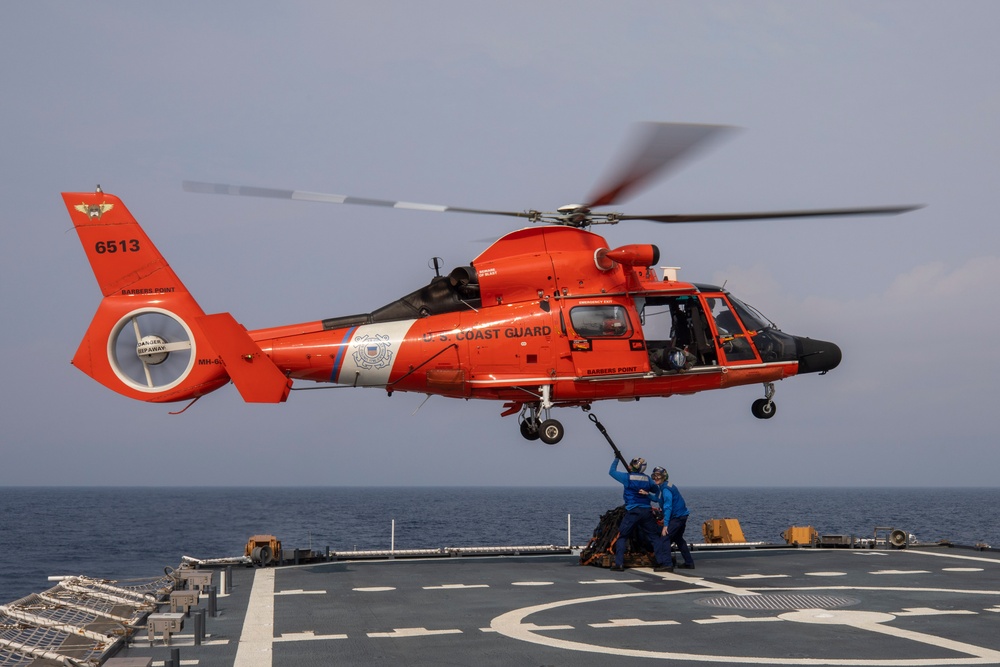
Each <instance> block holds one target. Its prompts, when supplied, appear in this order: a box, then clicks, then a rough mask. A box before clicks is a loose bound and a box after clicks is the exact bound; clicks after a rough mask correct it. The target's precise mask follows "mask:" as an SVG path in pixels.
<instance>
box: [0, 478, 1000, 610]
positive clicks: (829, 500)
mask: <svg viewBox="0 0 1000 667" xmlns="http://www.w3.org/2000/svg"><path fill="white" fill-rule="evenodd" d="M681 491H682V492H683V495H684V497H685V499H686V501H687V504H688V506H689V508H690V510H691V518H690V519H689V520H688V531H687V537H688V538H689V539H690V540H691V541H694V542H697V541H701V524H702V522H704V521H706V520H708V519H723V518H736V519H739V521H740V525H741V527H742V529H743V533H744V535H745V536H746V538H747V540H749V541H754V542H757V541H759V542H774V543H781V542H782V539H781V532H782V531H783V530H785V529H786V528H788V527H789V526H793V525H795V526H805V525H812V526H813V527H814V528H816V530H817V531H819V533H820V534H838V535H844V534H846V535H856V536H859V537H871V536H873V534H874V528H875V527H876V526H879V527H882V526H887V527H895V528H900V529H903V530H906V531H907V532H909V533H912V534H914V535H916V537H917V538H918V539H919V540H920V541H921V542H937V541H939V540H950V541H951V542H953V543H955V544H965V545H971V544H976V543H987V544H991V545H993V546H1000V519H998V517H1000V489H994V488H989V489H973V488H962V489H942V488H905V489H891V488H879V489H873V488H841V489H837V488H771V489H762V488H705V487H692V488H685V487H683V486H682V487H681ZM620 504H621V487H620V486H619V485H617V484H614V483H611V482H609V484H608V485H607V486H602V487H597V488H580V487H551V488H520V487H519V488H504V487H476V488H425V487H417V488H386V489H370V488H342V487H341V488H267V487H265V488H228V487H226V488H139V487H121V488H95V487H79V488H63V487H58V488H56V487H3V488H0V604H3V603H7V602H12V601H14V600H16V599H18V598H21V597H23V596H25V595H28V594H30V593H37V592H40V591H43V590H45V589H47V588H50V587H51V586H52V585H53V584H52V583H51V582H49V581H48V579H47V578H48V577H49V576H50V575H65V574H82V575H87V576H92V577H99V578H108V579H117V580H124V579H132V578H138V579H149V578H153V577H156V576H158V575H160V574H161V573H162V572H163V570H164V568H165V567H176V566H177V565H178V564H179V563H180V562H181V557H182V556H184V555H189V556H194V557H197V558H218V557H223V556H240V555H242V554H243V548H244V545H245V543H246V541H247V538H248V537H250V536H251V535H254V534H258V533H270V534H273V535H276V536H277V537H278V538H279V539H280V540H281V541H282V543H283V546H284V547H285V548H286V549H287V548H300V549H306V548H311V549H315V550H317V551H319V550H324V549H326V548H327V547H329V548H330V549H332V550H333V551H350V550H354V549H388V548H389V547H390V546H391V545H392V544H393V521H395V548H396V549H422V548H439V547H455V546H461V547H464V546H495V545H505V546H513V545H535V544H555V545H566V544H567V543H569V544H572V545H573V546H583V545H585V544H586V543H587V541H588V540H589V539H590V537H591V535H592V533H593V531H594V528H595V527H596V526H597V522H598V519H599V518H600V516H601V515H602V514H603V513H604V512H606V511H607V510H609V509H613V508H615V507H617V506H618V505H620Z"/></svg>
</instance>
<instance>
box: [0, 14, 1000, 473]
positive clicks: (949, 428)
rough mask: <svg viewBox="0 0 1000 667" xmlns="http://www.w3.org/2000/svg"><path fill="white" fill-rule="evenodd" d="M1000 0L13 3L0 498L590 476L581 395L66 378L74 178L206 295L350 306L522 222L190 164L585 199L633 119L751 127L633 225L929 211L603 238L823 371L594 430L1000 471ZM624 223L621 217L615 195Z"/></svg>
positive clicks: (591, 447)
mask: <svg viewBox="0 0 1000 667" xmlns="http://www.w3.org/2000/svg"><path fill="white" fill-rule="evenodd" d="M998 23H1000V4H998V3H995V2H992V1H987V0H984V1H981V2H972V1H958V2H950V3H940V2H922V1H919V0H918V1H905V2H903V1H901V2H895V1H884V2H876V3H872V2H855V1H846V2H836V3H819V2H798V1H760V2H753V3H746V2H727V1H711V0H709V1H706V2H697V3H695V2H675V1H670V0H665V1H664V0H661V1H657V2H634V1H629V0H624V1H622V2H615V3H606V2H588V1H573V2H568V1H567V2H557V1H552V2H537V1H535V2H522V1H520V0H513V1H511V2H504V3H485V2H459V1H430V2H421V3H404V2H378V1H373V2H365V3H346V2H341V3H319V2H313V3H309V2H288V3H281V4H279V5H275V4H274V3H271V2H268V3H264V2H255V1H250V2H225V1H222V2H211V3H195V2H179V3H116V2H93V3H52V2H31V3H14V4H12V5H10V6H7V7H5V10H4V21H3V22H2V23H0V62H3V63H4V65H3V66H2V68H0V84H2V86H0V88H2V90H3V91H4V93H3V102H2V103H0V164H2V172H3V178H2V179H0V197H2V199H3V202H4V206H3V213H2V226H0V234H2V236H0V309H2V312H3V326H2V327H0V337H2V338H0V345H2V349H3V350H4V352H5V354H4V364H3V382H2V383H0V424H2V426H0V429H2V430H0V485H136V486H147V485H150V486H161V485H169V486H173V485H219V486H261V487H267V486H299V485H321V486H326V485H352V486H353V485H359V486H360V485H365V486H369V485H371V484H372V483H373V482H374V483H377V484H380V485H385V486H387V487H393V486H399V485H403V486H409V485H457V486H467V485H527V486H566V485H581V486H589V485H604V484H610V483H612V482H611V481H610V480H609V479H608V477H607V467H608V465H609V464H610V463H611V460H612V456H611V449H610V447H609V446H608V443H607V442H606V441H605V440H604V438H603V437H602V436H601V435H600V433H599V432H598V431H597V430H596V429H595V428H594V427H593V425H592V424H591V423H590V422H589V421H588V420H587V418H586V416H585V414H584V413H583V412H582V411H580V410H579V409H575V408H574V409H561V410H556V411H555V413H554V414H553V416H555V417H557V418H559V419H560V420H561V421H562V422H563V424H564V426H565V428H566V432H567V433H566V436H565V438H564V439H563V441H562V442H561V443H559V444H558V445H555V446H547V445H543V444H541V443H540V442H537V441H536V442H528V441H526V440H524V439H522V438H521V436H520V435H519V433H518V429H517V423H516V418H515V417H506V418H501V417H500V412H501V409H502V408H501V405H500V404H499V403H495V402H489V401H469V402H466V401H458V400H453V399H445V398H441V397H432V398H430V399H429V400H427V402H426V403H424V400H425V396H423V395H419V394H401V393H395V394H394V395H392V396H391V397H387V396H386V395H385V392H383V391H381V390H375V389H340V390H335V391H307V392H293V394H292V396H291V397H290V399H289V401H288V402H287V403H285V404H282V405H249V404H244V403H243V402H242V400H241V399H240V397H239V395H238V393H237V392H236V390H235V389H234V388H233V387H232V386H231V385H230V386H227V387H224V388H222V389H220V390H219V391H217V392H215V393H214V394H212V395H209V396H207V397H205V398H203V399H202V400H200V401H199V402H198V403H197V404H195V405H194V406H193V407H192V408H191V409H189V410H188V411H187V412H185V413H184V414H182V415H170V414H168V412H169V411H170V410H174V409H177V408H179V407H182V406H180V405H162V404H161V405H157V404H145V403H141V402H135V401H131V400H129V399H127V398H125V397H123V396H120V395H118V394H115V393H113V392H111V391H109V390H107V389H105V388H104V387H102V386H101V385H99V384H97V383H96V382H94V381H92V380H91V379H90V378H88V377H87V376H85V375H84V374H83V373H81V372H80V371H78V370H76V369H75V368H74V367H72V366H71V365H70V363H69V362H70V359H71V358H72V356H73V354H74V352H75V350H76V348H77V346H78V345H79V342H80V340H81V339H82V337H83V334H84V332H85V331H86V329H87V326H88V323H89V321H90V319H91V317H92V316H93V313H94V312H95V310H96V309H97V306H98V303H99V301H100V293H99V291H98V289H97V285H96V282H95V281H94V279H93V274H92V273H91V271H90V269H89V266H88V264H87V262H86V258H85V256H84V253H83V250H82V248H81V247H80V244H79V240H78V238H77V237H76V234H75V233H73V231H72V227H71V223H70V220H69V216H68V214H67V212H66V210H65V208H64V206H63V203H62V200H61V198H60V193H61V192H64V191H71V192H72V191H90V190H93V188H94V187H95V186H96V185H97V184H100V185H101V187H102V188H103V189H104V191H105V192H109V193H112V194H115V195H117V196H119V197H121V198H122V199H123V201H124V202H125V204H126V206H128V208H129V210H130V211H131V212H132V213H133V214H134V215H135V216H136V218H137V219H138V220H139V222H140V223H141V224H142V225H143V227H144V229H145V230H146V232H147V233H148V235H149V236H150V237H151V238H152V240H153V241H154V242H155V243H156V244H157V246H158V248H159V249H160V251H161V252H162V253H163V254H164V256H165V257H166V258H167V260H168V261H169V262H170V264H171V266H172V267H173V268H174V270H175V271H176V272H177V273H178V275H179V276H180V278H181V280H183V281H184V283H185V284H186V286H187V287H188V289H189V290H190V291H191V292H192V293H193V294H194V296H195V297H196V298H197V299H198V300H199V303H200V304H201V306H202V307H203V308H204V309H205V311H206V312H222V311H228V312H231V313H233V315H234V316H235V317H236V319H237V320H238V321H240V322H241V323H243V324H244V325H245V326H247V327H248V328H251V329H254V328H263V327H268V326H275V325H280V324H289V323H295V322H306V321H313V320H317V319H322V318H327V317H333V316H338V315H348V314H353V313H361V312H369V311H371V310H374V309H375V308H377V307H380V306H382V305H384V304H386V303H389V302H390V301H393V300H395V299H396V298H398V297H400V296H402V295H404V294H407V293H409V292H411V291H413V290H414V289H417V288H418V287H420V286H422V285H424V284H426V283H427V282H428V281H429V280H430V278H431V276H432V271H431V269H429V268H428V261H429V260H430V258H432V257H434V256H438V257H442V258H443V260H444V264H445V266H446V267H453V266H459V265H467V264H468V263H469V262H470V261H471V260H472V259H473V258H474V257H475V256H476V255H478V254H479V253H480V252H481V251H482V250H484V249H485V248H486V246H487V245H488V244H489V242H490V241H491V240H492V239H495V238H497V237H498V236H500V235H502V234H504V233H506V232H508V231H512V230H514V229H516V228H518V227H519V226H520V223H519V221H517V220H513V221H512V220H511V219H506V218H495V219H494V218H490V217H485V216H469V215H462V214H457V213H431V212H416V211H400V210H387V209H381V208H367V207H357V206H336V205H325V204H319V203H310V202H293V201H283V200H263V199H252V198H243V197H221V196H206V195H200V194H193V193H188V192H184V191H182V189H181V182H182V181H184V180H202V181H211V182H224V183H237V184H246V185H258V186H268V187H277V188H288V189H299V190H308V191H316V192H330V193H339V194H347V195H353V196H359V197H372V198H379V199H389V200H406V201H416V202H426V203H434V204H444V205H449V206H459V207H472V208H488V209H501V210H522V209H541V210H552V209H554V208H556V207H558V206H561V205H563V204H567V203H573V202H579V201H581V200H582V199H584V198H585V197H586V196H587V195H588V194H590V193H591V191H592V188H593V187H594V186H595V185H596V184H597V183H599V182H600V181H601V179H602V177H603V176H604V175H605V174H607V173H608V169H609V167H610V165H612V164H614V162H615V158H616V157H618V156H619V154H620V151H621V147H622V146H623V144H624V143H625V141H626V139H627V137H628V136H629V135H628V132H629V128H630V126H631V125H632V124H633V123H635V122H637V121H672V122H691V123H712V124H723V125H730V126H734V127H737V128H740V130H739V131H737V132H733V133H731V134H730V136H728V137H727V138H726V139H725V140H724V141H721V142H719V143H718V144H716V145H713V146H712V147H711V149H709V150H706V151H705V152H704V153H702V154H700V155H699V156H698V157H697V159H695V160H692V161H690V162H689V163H687V164H685V165H684V168H683V169H679V170H677V171H676V172H674V173H672V174H671V175H670V177H669V178H666V179H664V180H662V181H658V182H656V183H653V184H651V185H650V186H649V187H647V188H646V189H644V190H643V191H642V192H639V193H636V194H635V196H634V197H632V198H630V199H629V200H628V201H626V202H624V203H623V204H622V205H621V206H620V207H617V208H620V210H621V211H622V212H625V213H630V214H654V213H697V212H719V211H745V210H774V209H799V208H827V207H855V206H880V205H905V204H922V205H925V208H922V209H920V210H919V211H916V212H913V213H909V214H906V215H903V216H898V217H892V218H885V217H872V218H832V219H826V220H799V221H789V220H781V221H754V222H743V223H717V224H707V225H683V226H672V225H657V224H655V223H651V222H630V223H627V224H625V223H623V224H620V225H617V226H613V227H610V226H609V227H603V228H595V229H594V231H596V232H598V233H600V234H602V235H603V236H605V238H607V239H608V242H609V245H610V247H616V246H618V245H624V244H626V243H655V244H656V245H658V246H659V247H660V249H661V252H662V255H663V258H662V260H661V264H666V265H676V266H680V267H681V271H680V277H681V279H682V280H685V279H686V280H690V281H694V282H705V283H714V284H722V283H725V285H726V288H727V289H728V290H730V291H731V292H732V293H733V294H735V295H736V296H738V297H739V298H741V299H742V300H744V301H746V302H748V303H751V304H753V305H754V306H756V307H757V308H758V309H760V310H761V311H762V312H763V313H764V314H766V315H767V316H768V317H769V318H770V319H772V320H773V321H774V322H776V323H777V324H778V326H779V327H781V328H782V329H783V330H784V331H787V332H789V333H792V334H796V335H803V336H810V337H813V338H819V339H823V340H830V341H834V342H836V343H837V344H838V345H840V347H841V348H842V350H843V354H844V360H843V362H842V364H841V365H840V367H839V368H837V369H835V370H834V371H832V372H831V373H829V374H827V375H824V376H822V377H820V376H817V375H807V376H803V377H799V378H791V379H788V380H785V381H782V382H780V383H778V384H777V392H776V394H775V401H776V404H777V406H778V410H777V414H776V416H775V417H774V418H773V419H770V420H767V421H763V420H757V419H755V418H754V417H753V416H752V415H751V413H750V404H751V403H752V402H753V400H754V399H756V398H758V397H760V396H762V394H763V389H762V387H760V386H759V385H753V386H747V387H738V388H732V389H728V390H723V391H714V392H705V393H700V394H696V395H693V396H678V397H672V398H668V399H645V400H642V401H640V402H639V403H627V404H626V403H618V402H614V401H611V402H600V403H597V404H595V405H594V414H596V415H597V416H598V417H599V419H600V420H601V421H602V422H603V424H604V425H605V427H606V428H607V429H608V432H609V433H610V434H611V436H612V438H614V440H615V442H616V443H617V444H618V446H619V448H620V449H621V450H622V451H623V452H624V453H625V455H626V456H627V457H629V458H631V457H633V456H643V457H645V458H646V459H647V460H648V461H649V462H650V465H663V466H665V467H667V469H668V470H669V471H670V474H671V479H672V480H673V481H675V482H676V483H677V484H678V485H680V486H682V487H683V486H685V485H687V486H730V485H735V486H924V485H930V486H996V484H997V471H998V470H1000V450H998V448H997V446H996V444H997V437H996V434H995V431H996V429H995V419H996V413H997V407H996V406H997V399H996V393H997V388H998V382H1000V380H998V378H1000V344H997V342H996V341H994V340H993V337H994V335H995V332H996V331H997V329H998V328H1000V297H998V291H997V287H996V285H997V282H998V280H997V279H998V278H1000V225H998V224H997V222H996V211H997V209H998V207H1000V206H998V201H997V200H998V194H997V193H998V192H1000V190H998V188H997V187H996V177H997V174H1000V83H998V82H1000V42H998V40H997V39H996V35H995V26H996V25H997V24H998ZM617 208H616V210H617Z"/></svg>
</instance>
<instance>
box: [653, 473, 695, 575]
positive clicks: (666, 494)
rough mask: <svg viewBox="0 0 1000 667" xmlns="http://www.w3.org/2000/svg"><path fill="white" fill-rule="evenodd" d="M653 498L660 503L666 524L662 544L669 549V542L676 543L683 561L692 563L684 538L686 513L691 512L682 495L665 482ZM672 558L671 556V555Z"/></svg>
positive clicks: (688, 563)
mask: <svg viewBox="0 0 1000 667" xmlns="http://www.w3.org/2000/svg"><path fill="white" fill-rule="evenodd" d="M655 500H656V502H657V503H659V505H660V510H661V511H662V512H663V521H664V522H665V523H666V525H667V537H666V539H665V540H664V544H665V545H666V547H667V549H670V545H671V544H676V545H677V549H678V551H680V552H681V557H682V558H683V559H684V563H685V564H686V565H694V559H693V558H691V549H689V548H688V543H687V542H686V541H685V540H684V529H685V528H687V521H688V515H689V514H690V513H691V512H690V511H689V510H688V508H687V503H685V502H684V496H682V495H681V492H680V491H679V490H678V489H677V487H676V486H674V485H673V484H672V483H670V482H665V483H664V484H661V485H660V486H658V487H657V494H656V497H655ZM672 560H673V556H671V561H672Z"/></svg>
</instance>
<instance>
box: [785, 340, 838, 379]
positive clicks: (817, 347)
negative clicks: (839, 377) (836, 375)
mask: <svg viewBox="0 0 1000 667" xmlns="http://www.w3.org/2000/svg"><path fill="white" fill-rule="evenodd" d="M795 347H796V352H798V358H799V374H800V375H801V374H802V373H826V372H827V371H830V370H833V369H834V368H836V367H837V366H838V365H839V364H840V359H841V353H840V348H839V347H837V345H836V344H835V343H830V342H828V341H825V340H815V339H813V338H802V337H799V336H796V337H795Z"/></svg>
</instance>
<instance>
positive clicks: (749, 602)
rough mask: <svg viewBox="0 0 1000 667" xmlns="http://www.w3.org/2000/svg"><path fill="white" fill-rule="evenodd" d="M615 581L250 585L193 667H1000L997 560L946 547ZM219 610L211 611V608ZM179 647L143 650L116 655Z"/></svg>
mask: <svg viewBox="0 0 1000 667" xmlns="http://www.w3.org/2000/svg"><path fill="white" fill-rule="evenodd" d="M695 558H696V561H697V569H695V570H677V571H676V573H674V574H661V573H654V572H652V571H651V570H648V569H634V570H626V571H625V572H611V571H609V570H606V569H602V568H597V567H586V566H580V565H579V564H578V558H577V557H576V556H567V555H560V556H510V557H486V558H478V557H477V558H470V557H462V558H442V559H427V560H409V559H406V560H404V559H396V560H388V561H361V562H332V563H320V564H315V565H305V566H297V567H284V568H248V569H243V568H240V569H237V570H236V571H235V573H234V576H233V581H232V584H233V586H232V592H231V594H230V595H227V596H222V597H220V598H219V599H218V615H217V616H216V617H214V618H209V619H207V622H206V630H207V633H208V636H207V637H206V640H205V641H204V643H203V644H202V645H201V646H193V645H192V644H193V636H192V629H191V628H193V625H194V624H193V623H191V622H188V623H186V625H185V629H184V631H183V632H182V633H181V634H179V635H175V636H174V638H173V640H172V646H173V647H174V648H179V651H180V657H181V661H182V664H184V665H194V664H197V665H200V666H203V667H216V666H225V667H230V666H236V667H251V666H254V667H256V666H270V665H281V666H284V665H290V666H291V665H294V666H299V665H331V664H343V665H475V666H476V667H485V666H487V665H570V664H572V665H602V666H607V665H633V664H640V663H644V664H663V663H657V662H652V663H651V661H654V660H657V659H659V660H661V661H662V660H667V663H665V664H676V665H687V664H691V665H693V664H704V663H706V662H716V663H723V664H786V665H818V664H832V665H916V664H920V665H959V664H1000V557H997V556H996V555H995V554H993V553H983V552H977V551H974V550H962V549H949V548H944V547H932V548H912V547H911V548H907V549H902V550H894V549H893V550H871V549H791V548H789V549H766V550H765V549H758V550H740V551H735V550H734V551H710V552H700V551H698V552H695ZM205 604H206V601H205V598H202V601H201V603H200V605H201V606H202V607H203V606H205ZM138 656H151V657H152V658H153V660H154V663H153V664H154V665H155V664H163V662H164V661H165V660H166V659H167V658H168V657H169V656H170V648H169V647H165V646H163V644H162V642H161V641H159V640H157V641H156V642H155V643H154V645H153V646H150V645H149V642H148V641H147V640H146V638H145V635H142V636H141V637H140V638H139V639H138V640H137V641H136V642H135V643H134V644H133V645H132V646H131V647H130V648H129V649H127V650H126V651H124V652H121V653H119V656H118V657H138ZM194 661H197V662H194Z"/></svg>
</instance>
